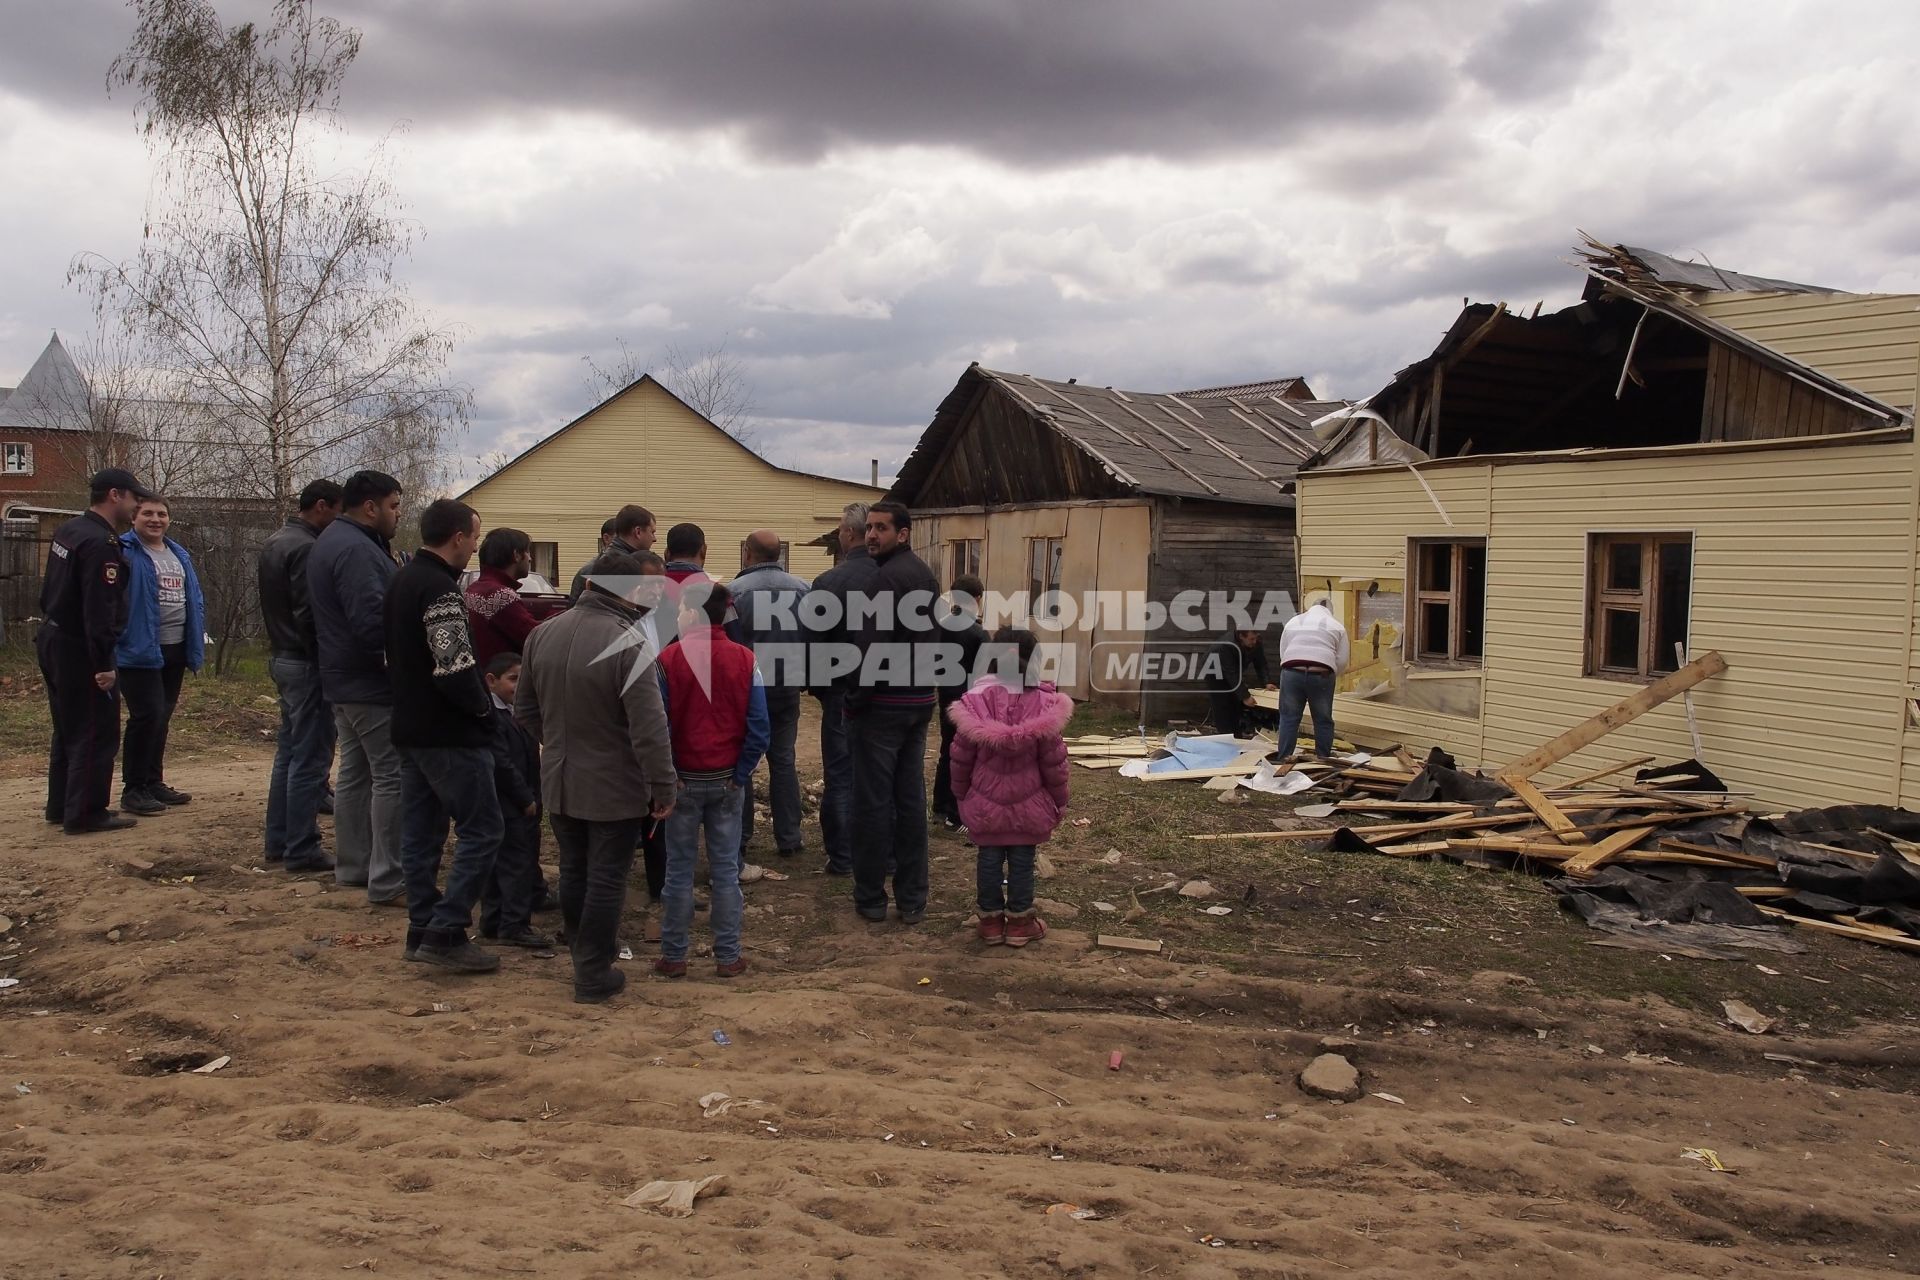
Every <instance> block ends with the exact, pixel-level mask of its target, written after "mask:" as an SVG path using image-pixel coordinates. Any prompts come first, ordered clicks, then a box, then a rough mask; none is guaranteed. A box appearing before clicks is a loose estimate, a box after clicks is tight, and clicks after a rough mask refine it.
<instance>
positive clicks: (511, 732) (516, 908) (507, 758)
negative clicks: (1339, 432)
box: [480, 653, 553, 950]
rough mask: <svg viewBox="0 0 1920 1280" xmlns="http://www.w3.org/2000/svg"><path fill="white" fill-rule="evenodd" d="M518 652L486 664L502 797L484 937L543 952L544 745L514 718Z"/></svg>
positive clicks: (483, 903) (496, 783) (484, 900)
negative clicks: (539, 913)
mask: <svg viewBox="0 0 1920 1280" xmlns="http://www.w3.org/2000/svg"><path fill="white" fill-rule="evenodd" d="M519 686H520V655H519V654H517V653H497V654H495V655H494V656H493V659H492V661H490V662H488V663H487V692H488V694H490V695H491V696H492V698H493V789H494V790H495V791H496V792H498V793H499V796H500V825H501V827H502V834H501V836H500V851H499V852H498V853H496V854H494V856H493V874H492V875H490V876H488V877H487V879H486V881H485V883H483V884H482V885H481V887H480V936H481V937H483V938H488V939H496V938H497V939H498V940H499V941H501V942H504V943H505V944H507V945H508V946H510V947H532V948H534V949H536V950H543V949H545V948H547V947H551V946H552V945H553V939H552V938H549V937H548V936H547V935H546V934H544V933H541V932H540V931H539V930H537V929H535V928H534V927H533V913H534V910H535V909H536V904H537V903H538V901H539V898H540V891H541V889H542V887H543V886H542V884H541V880H540V744H539V743H537V742H535V741H534V740H533V736H532V735H531V734H529V733H528V732H527V731H526V730H525V729H522V728H521V727H520V722H519V721H517V720H515V719H514V718H513V697H514V694H515V693H516V692H517V691H518V689H519Z"/></svg>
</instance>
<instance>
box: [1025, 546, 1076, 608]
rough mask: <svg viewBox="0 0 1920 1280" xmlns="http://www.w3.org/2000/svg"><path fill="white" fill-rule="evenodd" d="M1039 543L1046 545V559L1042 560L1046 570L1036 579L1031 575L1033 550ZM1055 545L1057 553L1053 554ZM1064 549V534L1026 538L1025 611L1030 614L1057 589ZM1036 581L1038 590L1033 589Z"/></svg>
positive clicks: (1065, 548)
mask: <svg viewBox="0 0 1920 1280" xmlns="http://www.w3.org/2000/svg"><path fill="white" fill-rule="evenodd" d="M1040 545H1044V546H1045V547H1046V559H1045V561H1044V563H1045V565H1046V571H1045V573H1044V574H1043V575H1042V576H1041V577H1039V578H1037V579H1036V578H1035V577H1034V576H1033V550H1034V548H1035V547H1036V546H1040ZM1056 545H1057V546H1058V547H1059V554H1058V555H1055V554H1054V548H1055V546H1056ZM1066 551H1067V540H1066V537H1065V536H1064V535H1063V536H1061V537H1057V538H1054V537H1039V538H1028V539H1027V612H1028V613H1030V614H1033V613H1036V611H1037V610H1038V609H1039V606H1040V602H1041V601H1042V600H1045V599H1046V598H1047V597H1048V596H1050V595H1052V594H1053V593H1054V592H1055V591H1058V590H1059V589H1060V580H1059V571H1058V566H1059V564H1060V563H1061V562H1063V561H1064V560H1065V559H1066ZM1036 582H1038V584H1039V590H1037V591H1036V590H1035V589H1034V584H1035V583H1036Z"/></svg>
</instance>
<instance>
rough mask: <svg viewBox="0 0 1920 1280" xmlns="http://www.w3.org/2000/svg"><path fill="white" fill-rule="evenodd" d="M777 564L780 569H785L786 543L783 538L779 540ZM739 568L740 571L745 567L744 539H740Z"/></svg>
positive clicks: (745, 546) (745, 545)
mask: <svg viewBox="0 0 1920 1280" xmlns="http://www.w3.org/2000/svg"><path fill="white" fill-rule="evenodd" d="M779 564H780V567H781V568H782V569H784V568H786V567H787V541H786V539H784V538H782V539H781V540H780V560H779ZM740 567H741V568H742V569H745V568H746V567H747V540H746V539H745V538H742V539H740Z"/></svg>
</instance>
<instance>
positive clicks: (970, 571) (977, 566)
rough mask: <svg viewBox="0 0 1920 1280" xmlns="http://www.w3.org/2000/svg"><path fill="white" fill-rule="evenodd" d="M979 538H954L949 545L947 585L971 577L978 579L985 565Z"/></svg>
mask: <svg viewBox="0 0 1920 1280" xmlns="http://www.w3.org/2000/svg"><path fill="white" fill-rule="evenodd" d="M983 545H984V544H983V543H982V541H981V540H980V539H979V538H954V539H951V540H950V541H948V543H947V585H948V586H949V587H951V586H952V585H953V584H954V583H955V582H956V581H957V580H959V579H961V578H964V577H967V576H969V575H971V576H973V577H975V578H978V577H979V576H980V570H981V567H982V565H983V563H984V562H983V560H982V559H981V547H982V546H983Z"/></svg>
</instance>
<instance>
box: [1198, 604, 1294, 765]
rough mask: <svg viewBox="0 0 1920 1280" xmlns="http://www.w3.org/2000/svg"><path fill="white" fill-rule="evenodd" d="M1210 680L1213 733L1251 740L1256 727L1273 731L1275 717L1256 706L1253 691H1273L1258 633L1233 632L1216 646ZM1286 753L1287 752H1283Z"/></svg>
mask: <svg viewBox="0 0 1920 1280" xmlns="http://www.w3.org/2000/svg"><path fill="white" fill-rule="evenodd" d="M1208 656H1209V657H1210V658H1211V659H1212V661H1213V666H1212V669H1211V674H1210V675H1209V677H1208V683H1209V685H1210V692H1209V693H1208V695H1207V697H1208V700H1209V701H1210V702H1211V703H1212V704H1213V715H1212V717H1211V719H1212V720H1213V731H1214V732H1215V733H1230V734H1232V735H1233V736H1234V737H1236V738H1250V737H1252V736H1253V731H1254V729H1255V728H1256V727H1261V726H1265V727H1271V726H1272V725H1273V721H1274V713H1273V712H1271V711H1268V710H1266V709H1264V708H1262V707H1257V706H1255V705H1254V704H1253V692H1252V691H1253V690H1255V689H1271V688H1273V687H1274V686H1273V682H1272V681H1271V680H1269V679H1268V678H1267V650H1266V645H1265V644H1264V643H1263V642H1262V637H1261V635H1260V633H1259V632H1258V631H1230V632H1228V633H1227V634H1226V635H1224V636H1221V637H1220V638H1219V639H1218V640H1216V641H1215V642H1214V645H1213V649H1212V650H1211V651H1210V653H1209V654H1208ZM1283 749H1284V748H1283Z"/></svg>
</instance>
